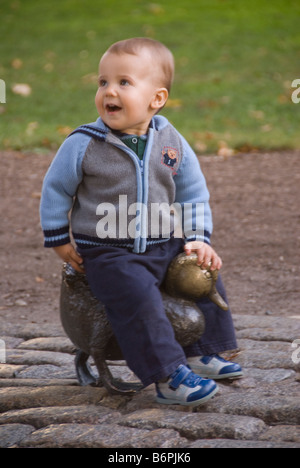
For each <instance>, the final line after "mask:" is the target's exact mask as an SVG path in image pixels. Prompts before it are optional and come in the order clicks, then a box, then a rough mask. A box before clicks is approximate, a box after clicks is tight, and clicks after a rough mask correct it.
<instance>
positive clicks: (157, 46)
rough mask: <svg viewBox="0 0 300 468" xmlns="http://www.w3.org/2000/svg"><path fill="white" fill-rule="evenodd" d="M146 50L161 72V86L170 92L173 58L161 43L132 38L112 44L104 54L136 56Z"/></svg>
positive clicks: (145, 38) (146, 38)
mask: <svg viewBox="0 0 300 468" xmlns="http://www.w3.org/2000/svg"><path fill="white" fill-rule="evenodd" d="M143 49H146V50H147V51H148V52H149V53H150V54H151V56H152V57H153V59H154V60H155V61H156V63H157V66H158V67H159V68H160V69H161V71H162V77H161V79H162V84H163V86H164V87H165V88H167V90H168V91H169V92H170V89H171V85H172V82H173V77H174V68H175V67H174V57H173V54H172V52H171V51H170V50H169V49H168V48H167V47H166V46H165V45H164V44H162V43H161V42H159V41H156V40H154V39H150V38H148V37H134V38H131V39H125V40H123V41H119V42H116V43H115V44H112V45H111V46H110V47H109V48H108V49H107V51H106V53H114V54H131V55H138V54H139V53H140V51H141V50H143Z"/></svg>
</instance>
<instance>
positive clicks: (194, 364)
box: [187, 354, 243, 380]
mask: <svg viewBox="0 0 300 468" xmlns="http://www.w3.org/2000/svg"><path fill="white" fill-rule="evenodd" d="M187 362H188V365H189V366H190V368H191V369H192V371H193V372H196V373H197V374H198V375H201V377H203V378H205V379H214V380H221V379H238V378H239V377H242V375H243V371H242V368H241V366H240V365H239V364H236V363H235V362H230V361H226V359H223V358H221V357H220V356H219V355H218V354H213V355H211V356H196V357H190V358H188V359H187Z"/></svg>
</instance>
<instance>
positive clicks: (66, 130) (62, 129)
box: [57, 126, 73, 136]
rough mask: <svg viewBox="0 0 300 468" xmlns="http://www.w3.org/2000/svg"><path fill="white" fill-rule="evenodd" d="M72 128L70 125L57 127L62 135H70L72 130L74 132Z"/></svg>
mask: <svg viewBox="0 0 300 468" xmlns="http://www.w3.org/2000/svg"><path fill="white" fill-rule="evenodd" d="M72 130H73V129H72V128H71V127H68V126H65V127H64V126H59V127H57V132H58V133H59V134H60V135H63V136H67V135H69V134H70V133H71V132H72Z"/></svg>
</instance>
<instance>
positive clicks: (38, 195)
mask: <svg viewBox="0 0 300 468" xmlns="http://www.w3.org/2000/svg"><path fill="white" fill-rule="evenodd" d="M41 196H42V194H41V192H32V194H31V198H37V199H40V198H41Z"/></svg>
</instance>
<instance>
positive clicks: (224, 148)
mask: <svg viewBox="0 0 300 468" xmlns="http://www.w3.org/2000/svg"><path fill="white" fill-rule="evenodd" d="M218 146H219V149H218V156H222V157H223V158H228V157H230V156H233V155H234V150H233V149H232V148H229V146H228V144H227V143H226V141H219V144H218Z"/></svg>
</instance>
